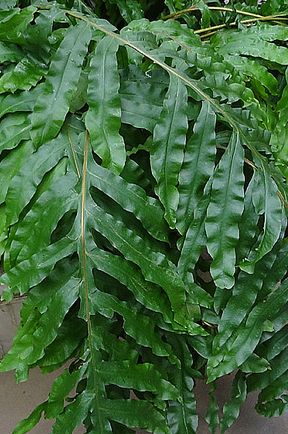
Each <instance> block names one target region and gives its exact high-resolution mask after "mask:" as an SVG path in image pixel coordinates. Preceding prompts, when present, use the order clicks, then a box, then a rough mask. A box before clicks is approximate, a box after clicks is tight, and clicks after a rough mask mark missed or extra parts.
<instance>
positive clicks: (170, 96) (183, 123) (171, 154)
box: [151, 76, 188, 228]
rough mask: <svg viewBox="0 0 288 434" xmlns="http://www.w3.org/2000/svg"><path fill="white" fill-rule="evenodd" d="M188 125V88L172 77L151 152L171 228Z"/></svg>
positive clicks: (177, 198) (161, 197)
mask: <svg viewBox="0 0 288 434" xmlns="http://www.w3.org/2000/svg"><path fill="white" fill-rule="evenodd" d="M187 128H188V122H187V90H186V87H185V85H183V83H181V81H180V80H179V79H177V78H174V77H172V76H171V77H170V85H169V89H168V92H167V95H166V98H165V100H164V103H163V110H162V112H161V115H160V119H159V121H158V123H157V125H156V126H155V128H154V131H153V150H152V154H151V169H152V173H153V176H154V178H155V179H156V181H157V187H156V189H155V191H156V193H157V195H158V197H159V198H160V200H161V202H162V204H163V206H164V208H165V218H166V220H167V222H168V224H169V226H170V227H171V228H174V227H175V224H176V210H177V207H178V202H179V192H178V189H177V184H178V179H179V172H180V169H181V165H182V161H183V157H184V146H185V143H186V132H187Z"/></svg>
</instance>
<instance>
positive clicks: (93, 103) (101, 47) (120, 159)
mask: <svg viewBox="0 0 288 434" xmlns="http://www.w3.org/2000/svg"><path fill="white" fill-rule="evenodd" d="M118 47H119V44H118V42H117V41H115V40H114V39H113V38H111V37H108V36H107V37H104V38H103V39H102V40H101V41H100V42H99V43H98V44H97V47H96V49H95V52H94V55H93V57H92V58H91V61H90V72H89V76H88V90H87V93H88V104H89V110H88V112H87V114H86V116H85V124H86V127H87V129H88V131H89V133H90V137H91V142H92V147H93V149H94V151H95V152H96V153H97V155H99V157H101V159H102V164H103V166H105V167H108V168H111V169H112V170H113V172H115V173H120V172H121V171H122V169H123V167H124V165H125V159H126V155H125V144H124V140H123V138H122V136H121V135H120V134H119V129H120V114H121V102H120V97H119V94H118V91H119V86H120V84H119V72H118V65H117V57H116V53H117V50H118Z"/></svg>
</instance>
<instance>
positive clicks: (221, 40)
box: [213, 25, 288, 65]
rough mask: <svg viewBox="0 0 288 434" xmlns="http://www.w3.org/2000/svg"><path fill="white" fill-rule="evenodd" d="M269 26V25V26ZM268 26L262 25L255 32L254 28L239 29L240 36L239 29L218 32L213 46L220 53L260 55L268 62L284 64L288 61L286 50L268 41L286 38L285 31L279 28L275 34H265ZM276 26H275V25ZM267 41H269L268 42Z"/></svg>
mask: <svg viewBox="0 0 288 434" xmlns="http://www.w3.org/2000/svg"><path fill="white" fill-rule="evenodd" d="M269 27H270V26H269ZM269 27H268V28H267V27H265V25H262V26H261V27H259V30H260V29H261V28H262V31H257V30H256V32H255V30H254V28H253V27H252V29H249V28H247V29H245V30H241V38H240V37H239V31H238V32H237V31H227V32H225V33H218V34H217V36H215V37H214V40H213V46H214V47H215V49H217V50H218V51H219V53H220V54H223V55H225V54H226V53H227V54H236V55H237V54H238V55H242V56H243V55H247V56H253V57H260V58H262V59H265V60H269V61H270V62H276V63H279V64H280V65H286V64H287V62H288V51H287V50H286V48H284V47H281V46H278V45H276V44H272V43H271V42H270V41H273V40H276V39H278V38H279V39H282V38H283V39H284V40H285V38H286V39H287V32H286V33H285V30H287V29H285V30H283V29H282V30H281V33H282V34H281V33H280V32H277V33H276V34H274V35H273V34H272V35H269V34H268V35H266V29H267V30H268V31H269ZM275 28H277V27H275ZM268 41H269V42H268Z"/></svg>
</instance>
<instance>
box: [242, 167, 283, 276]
mask: <svg viewBox="0 0 288 434" xmlns="http://www.w3.org/2000/svg"><path fill="white" fill-rule="evenodd" d="M253 189H254V190H253V193H254V195H253V203H254V207H255V210H256V212H257V213H258V214H259V215H262V214H263V215H264V227H263V233H262V234H260V237H259V241H258V243H257V246H256V247H255V249H253V250H252V251H251V252H250V254H249V255H248V257H247V258H244V259H243V261H242V262H241V264H240V267H241V269H242V270H244V271H246V272H247V273H252V272H253V270H254V267H255V264H256V263H257V262H258V261H259V260H260V259H261V258H263V256H264V255H266V254H267V253H268V252H269V251H270V250H271V249H272V247H273V246H274V244H275V243H276V241H277V240H278V238H279V236H280V232H281V227H282V218H283V209H282V204H281V201H280V198H279V196H278V190H277V186H276V184H275V182H274V181H273V179H271V178H270V176H269V175H268V174H267V172H266V171H265V170H264V171H263V172H257V175H256V179H255V183H254V186H253Z"/></svg>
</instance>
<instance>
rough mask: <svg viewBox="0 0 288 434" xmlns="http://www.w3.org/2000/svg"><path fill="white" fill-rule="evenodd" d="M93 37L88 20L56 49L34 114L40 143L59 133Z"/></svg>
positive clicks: (34, 136) (34, 128) (33, 134)
mask: <svg viewBox="0 0 288 434" xmlns="http://www.w3.org/2000/svg"><path fill="white" fill-rule="evenodd" d="M90 38H91V30H90V28H89V27H88V26H87V25H86V24H84V23H80V24H77V25H76V26H74V27H71V28H70V29H69V30H68V31H67V33H66V35H65V37H64V39H63V41H62V42H61V44H60V46H59V48H58V50H57V51H56V53H55V55H54V57H53V59H52V61H51V64H50V68H49V71H48V74H47V76H46V80H45V83H44V84H43V86H42V89H41V95H39V97H38V98H37V100H36V103H35V106H34V111H33V114H32V117H31V123H32V130H31V138H32V141H33V143H34V144H35V145H36V146H40V145H42V144H43V143H45V142H47V141H48V140H51V139H53V138H54V137H55V136H56V135H57V134H58V132H59V130H60V128H61V126H62V124H63V122H64V119H65V116H66V115H67V112H68V109H69V105H70V101H71V98H72V96H73V95H74V88H75V87H76V85H77V83H78V80H79V77H80V74H81V65H82V63H83V61H84V57H85V55H86V53H87V50H88V44H89V42H90Z"/></svg>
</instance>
